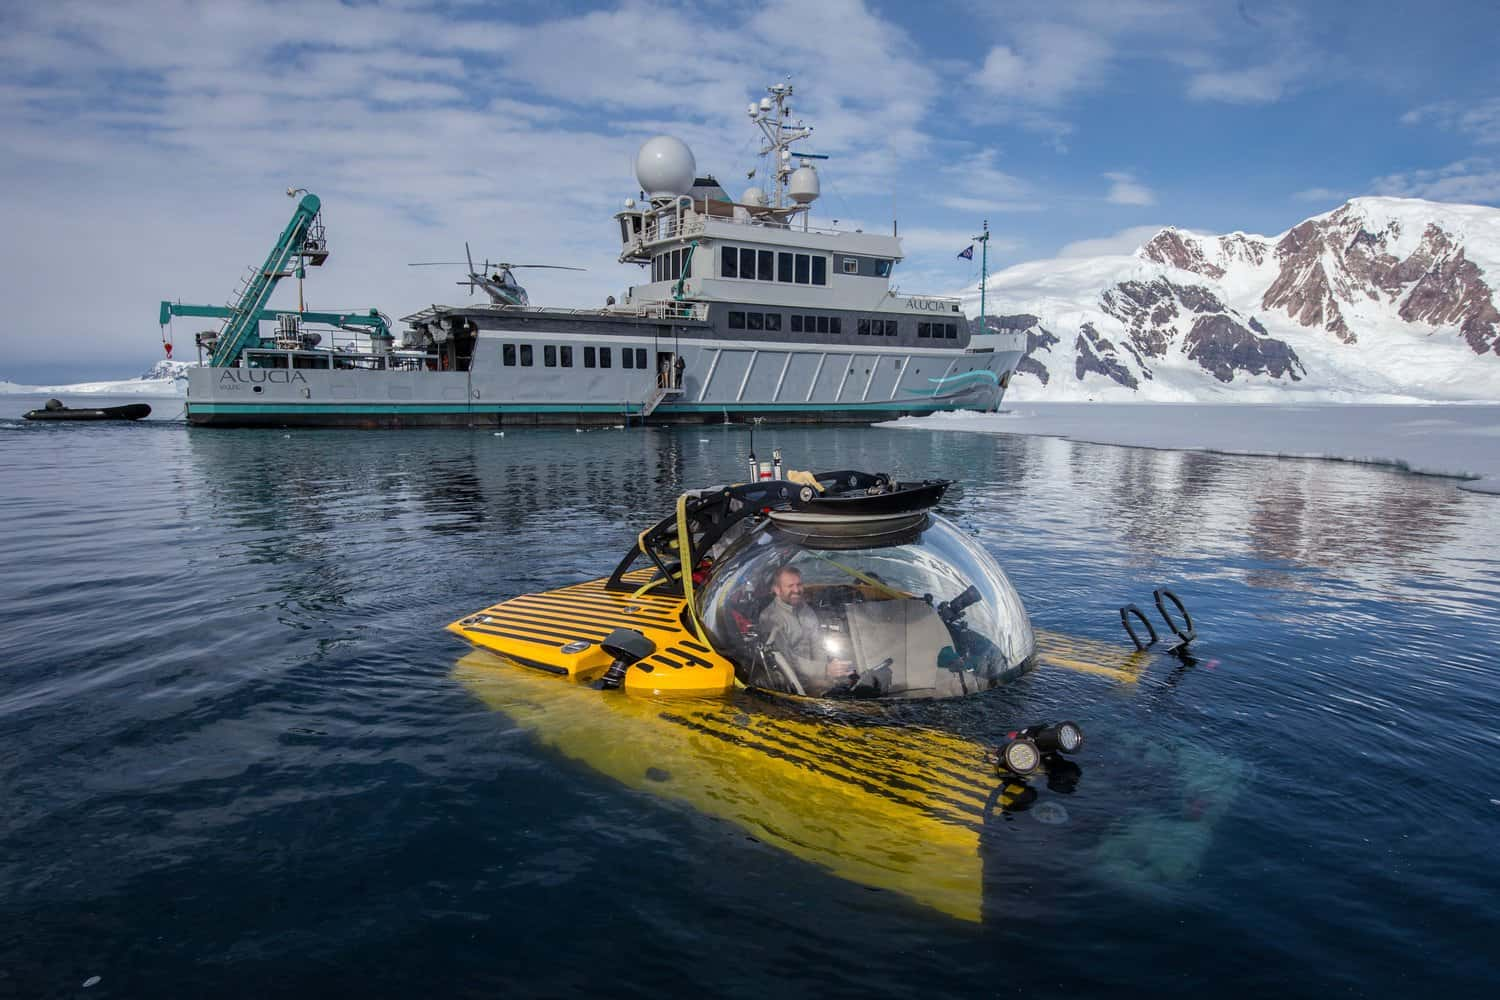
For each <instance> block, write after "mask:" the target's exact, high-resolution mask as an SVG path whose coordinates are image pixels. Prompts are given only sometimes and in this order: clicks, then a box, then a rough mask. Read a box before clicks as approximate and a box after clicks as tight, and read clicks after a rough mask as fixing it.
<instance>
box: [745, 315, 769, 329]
mask: <svg viewBox="0 0 1500 1000" xmlns="http://www.w3.org/2000/svg"><path fill="white" fill-rule="evenodd" d="M765 328H766V323H765V317H764V316H763V315H762V314H761V313H745V329H747V330H764V329H765Z"/></svg>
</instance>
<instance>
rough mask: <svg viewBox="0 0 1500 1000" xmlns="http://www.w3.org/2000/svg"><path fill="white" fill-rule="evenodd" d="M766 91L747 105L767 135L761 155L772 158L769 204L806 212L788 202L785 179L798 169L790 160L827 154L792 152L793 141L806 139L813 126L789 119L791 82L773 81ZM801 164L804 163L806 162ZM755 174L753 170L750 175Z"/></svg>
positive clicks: (757, 123)
mask: <svg viewBox="0 0 1500 1000" xmlns="http://www.w3.org/2000/svg"><path fill="white" fill-rule="evenodd" d="M766 93H767V94H769V95H770V96H769V97H762V98H761V99H760V102H759V103H758V104H752V105H750V107H749V109H748V110H749V114H750V120H751V121H753V122H754V123H755V124H756V125H758V126H760V130H761V133H762V134H763V135H765V137H766V144H765V145H764V146H762V147H761V150H760V155H761V156H770V157H771V172H772V174H773V175H774V177H775V179H776V188H775V191H774V192H773V194H772V201H771V207H772V208H774V209H778V210H789V211H791V212H798V211H807V210H808V206H807V205H806V204H805V203H800V202H799V203H798V204H795V205H788V204H787V197H786V192H787V181H788V180H789V179H790V178H791V176H792V174H793V173H794V172H795V171H796V170H797V165H796V164H795V163H793V160H804V161H805V160H826V159H828V157H827V156H823V155H819V154H816V153H794V152H792V149H791V146H792V143H794V142H797V141H799V140H802V139H806V138H807V137H808V136H810V135H812V133H813V129H812V126H811V125H808V124H806V123H805V122H803V121H802V119H800V118H798V119H797V120H796V121H795V122H793V121H792V109H791V108H789V107H787V101H788V100H789V99H790V98H791V96H792V85H791V83H776V84H772V85H771V86H769V87H767V88H766ZM803 165H804V166H806V164H805V163H804V164H803ZM754 175H755V172H754V171H753V170H752V171H751V172H750V176H751V177H754ZM794 200H796V199H794Z"/></svg>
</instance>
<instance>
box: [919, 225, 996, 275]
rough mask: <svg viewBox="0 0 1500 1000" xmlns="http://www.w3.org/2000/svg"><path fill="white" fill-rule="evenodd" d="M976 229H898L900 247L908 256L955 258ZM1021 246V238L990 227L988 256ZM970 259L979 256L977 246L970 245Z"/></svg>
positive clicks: (959, 265) (971, 240)
mask: <svg viewBox="0 0 1500 1000" xmlns="http://www.w3.org/2000/svg"><path fill="white" fill-rule="evenodd" d="M978 229H979V227H978V226H974V227H972V228H969V229H937V228H923V227H920V226H919V227H915V228H912V229H902V230H901V246H902V248H903V249H904V250H905V251H906V252H907V254H908V255H913V254H924V255H931V256H932V257H933V258H935V259H938V260H942V259H943V258H944V256H946V257H947V258H949V259H954V260H956V259H957V257H958V252H959V251H960V250H962V249H963V248H964V247H966V246H968V245H970V244H971V243H973V242H974V237H975V235H977V233H978ZM1022 246H1023V241H1022V240H1020V239H1018V238H1015V237H1011V236H1006V235H1004V234H1003V233H997V232H995V231H994V230H991V232H990V257H991V258H993V257H994V256H995V255H996V254H998V253H1010V252H1012V251H1015V250H1018V249H1020V248H1021V247H1022ZM974 258H975V260H976V261H977V260H978V259H979V248H978V247H975V248H974ZM954 266H955V267H962V266H964V265H963V264H955V265H954Z"/></svg>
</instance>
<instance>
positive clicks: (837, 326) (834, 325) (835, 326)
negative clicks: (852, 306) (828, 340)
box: [828, 316, 844, 333]
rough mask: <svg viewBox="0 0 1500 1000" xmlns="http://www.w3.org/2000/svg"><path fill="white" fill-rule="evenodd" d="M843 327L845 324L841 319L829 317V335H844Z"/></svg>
mask: <svg viewBox="0 0 1500 1000" xmlns="http://www.w3.org/2000/svg"><path fill="white" fill-rule="evenodd" d="M842 326H843V324H842V323H841V322H840V320H839V318H838V317H837V316H830V317H828V332H829V333H843V332H844V331H843V330H842V329H841V327H842Z"/></svg>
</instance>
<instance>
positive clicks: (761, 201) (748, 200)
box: [740, 187, 768, 208]
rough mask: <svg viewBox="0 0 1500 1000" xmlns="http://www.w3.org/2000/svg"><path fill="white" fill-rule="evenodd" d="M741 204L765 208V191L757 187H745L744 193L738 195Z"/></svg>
mask: <svg viewBox="0 0 1500 1000" xmlns="http://www.w3.org/2000/svg"><path fill="white" fill-rule="evenodd" d="M740 204H741V205H751V206H753V207H755V208H765V207H766V205H767V204H768V202H767V200H766V192H765V191H764V190H762V189H761V188H758V187H750V188H745V193H744V194H742V195H740Z"/></svg>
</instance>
